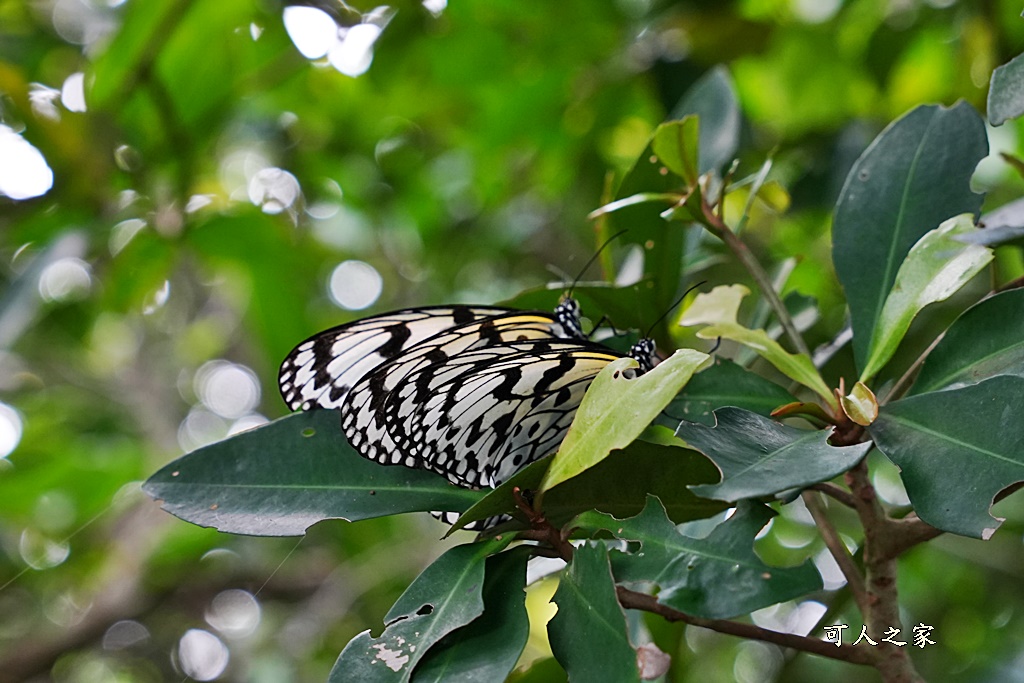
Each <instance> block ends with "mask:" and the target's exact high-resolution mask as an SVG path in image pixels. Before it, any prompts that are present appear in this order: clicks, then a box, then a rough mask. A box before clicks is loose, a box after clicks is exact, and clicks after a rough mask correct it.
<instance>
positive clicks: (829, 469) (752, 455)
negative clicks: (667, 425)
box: [677, 408, 871, 501]
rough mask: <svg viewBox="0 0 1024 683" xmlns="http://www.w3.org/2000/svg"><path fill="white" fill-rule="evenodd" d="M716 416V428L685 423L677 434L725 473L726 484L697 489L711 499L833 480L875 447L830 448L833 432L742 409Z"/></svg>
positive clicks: (764, 493)
mask: <svg viewBox="0 0 1024 683" xmlns="http://www.w3.org/2000/svg"><path fill="white" fill-rule="evenodd" d="M715 417H716V418H717V420H718V424H717V426H716V427H708V426H707V425H702V424H698V423H696V422H683V423H682V424H680V425H679V429H678V430H677V433H678V434H679V436H681V437H682V438H684V439H686V442H687V443H688V444H690V446H692V447H693V448H696V449H697V450H699V451H700V452H701V453H703V454H704V455H706V456H708V457H709V458H711V460H713V461H714V463H715V464H716V465H717V466H718V469H720V470H721V471H722V482H721V483H719V484H711V485H705V486H693V487H691V488H692V489H693V492H694V493H696V494H697V495H699V496H704V497H708V498H717V499H719V500H728V501H736V500H741V499H743V498H758V497H761V496H770V495H773V494H776V493H779V492H780V491H787V490H789V489H794V488H804V487H806V486H808V485H810V484H814V483H817V482H819V481H827V480H829V479H831V478H832V477H835V476H837V475H839V474H842V473H843V472H845V471H846V470H848V469H850V468H851V467H853V466H854V465H856V464H857V463H858V462H860V460H861V458H863V457H864V456H865V455H866V454H867V452H868V449H869V448H871V444H869V443H863V444H857V445H855V446H844V447H842V448H836V447H834V446H830V445H829V444H828V437H829V436H830V435H831V433H832V430H831V429H827V430H825V429H822V430H814V431H810V430H806V429H797V428H795V427H789V426H787V425H782V424H779V423H778V422H775V421H773V420H770V419H768V418H766V417H762V416H760V415H758V414H756V413H751V412H749V411H746V410H741V409H739V408H721V409H719V410H716V411H715Z"/></svg>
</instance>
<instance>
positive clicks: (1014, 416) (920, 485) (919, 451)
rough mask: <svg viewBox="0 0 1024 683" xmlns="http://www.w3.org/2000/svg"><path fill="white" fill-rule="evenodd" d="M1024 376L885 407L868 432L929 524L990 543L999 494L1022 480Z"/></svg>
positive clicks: (921, 515)
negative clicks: (891, 464) (994, 500)
mask: <svg viewBox="0 0 1024 683" xmlns="http://www.w3.org/2000/svg"><path fill="white" fill-rule="evenodd" d="M1021 415H1024V379H1022V378H1020V377H1013V376H1003V377H993V378H991V379H987V380H985V381H984V382H981V383H979V384H974V385H971V386H966V387H962V388H960V389H950V390H948V391H937V392H933V393H929V394H921V395H920V396H912V397H910V398H905V399H902V400H900V401H895V402H893V403H890V404H888V405H886V406H882V408H881V411H880V412H879V415H878V419H877V420H876V421H875V423H874V424H873V425H871V427H869V431H870V432H871V436H872V438H873V439H874V440H875V444H877V446H878V448H879V449H880V450H881V451H882V452H883V453H885V454H886V455H887V456H888V457H889V459H890V460H892V461H893V462H894V463H896V465H897V466H898V467H899V468H900V470H902V474H901V476H902V478H903V483H904V485H905V486H906V488H907V495H908V496H909V497H910V502H911V503H912V504H913V506H914V509H915V510H916V511H917V514H918V515H919V516H920V517H921V519H923V520H924V521H926V522H928V523H929V524H931V525H932V526H934V527H937V528H939V529H942V530H943V531H951V532H953V533H957V534H962V535H964V536H976V537H979V538H984V539H988V538H989V537H991V536H992V534H993V533H995V530H996V529H997V528H998V527H999V525H1000V523H1002V520H1001V519H996V518H994V517H992V515H991V514H989V508H990V507H991V506H992V500H993V498H994V497H995V495H996V494H997V493H999V492H1000V491H1001V490H1002V489H1004V488H1006V487H1007V486H1009V485H1011V484H1014V483H1016V482H1018V481H1024V420H1022V419H1021Z"/></svg>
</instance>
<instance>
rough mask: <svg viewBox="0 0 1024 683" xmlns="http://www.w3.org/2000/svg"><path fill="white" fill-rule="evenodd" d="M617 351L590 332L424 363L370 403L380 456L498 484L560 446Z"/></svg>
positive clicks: (457, 479)
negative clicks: (381, 433) (382, 434)
mask: <svg viewBox="0 0 1024 683" xmlns="http://www.w3.org/2000/svg"><path fill="white" fill-rule="evenodd" d="M619 357H621V356H620V354H618V353H617V352H615V351H612V350H610V349H607V348H605V347H602V346H600V345H597V344H591V343H588V342H583V341H570V340H561V339H546V340H545V339H533V340H527V341H518V342H510V343H507V344H503V345H499V346H493V347H484V348H478V349H474V350H471V351H467V352H464V353H461V354H459V355H457V356H454V357H452V358H451V359H450V360H449V361H447V362H445V363H439V364H434V365H427V366H424V367H421V368H420V369H419V370H417V371H416V372H414V373H411V374H409V375H407V376H405V377H404V378H403V379H402V380H401V381H400V382H399V383H398V385H397V386H396V387H395V388H394V389H393V390H391V391H390V392H388V393H387V395H386V398H385V399H384V400H383V402H382V403H381V404H380V405H379V406H378V407H377V409H376V411H375V413H376V420H377V423H378V424H382V425H383V426H384V429H385V431H386V432H387V433H388V435H389V438H388V439H387V441H386V444H387V446H386V449H384V450H382V449H381V444H378V446H377V447H378V452H377V459H381V461H383V459H384V458H386V459H388V460H390V461H392V462H399V463H402V464H406V465H410V466H416V467H422V468H424V469H428V470H431V471H434V472H437V473H439V474H442V475H444V476H445V477H447V478H448V479H449V480H450V481H452V482H453V483H455V484H458V485H461V486H496V485H498V484H500V483H501V482H502V481H504V480H505V479H507V478H508V477H509V476H511V474H513V473H514V472H515V471H517V470H518V469H520V468H521V467H523V466H525V465H527V464H529V463H530V462H533V461H534V460H536V459H538V458H540V457H542V456H544V455H546V454H547V453H550V452H552V451H553V450H555V449H556V448H557V447H558V445H559V444H560V443H561V441H562V438H563V437H564V436H565V432H566V431H567V430H568V428H569V425H570V424H571V422H572V418H573V416H574V414H575V412H576V408H577V407H578V406H579V403H580V401H581V400H582V398H583V394H584V393H585V392H586V389H587V387H589V385H590V382H591V381H593V378H594V377H595V376H596V375H597V373H598V372H600V371H601V369H602V368H604V367H605V366H606V365H607V364H608V363H610V362H611V361H612V360H615V359H616V358H619ZM386 371H387V368H386V367H384V368H381V370H380V371H379V372H381V373H386ZM387 449H390V450H387Z"/></svg>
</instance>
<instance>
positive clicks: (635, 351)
mask: <svg viewBox="0 0 1024 683" xmlns="http://www.w3.org/2000/svg"><path fill="white" fill-rule="evenodd" d="M654 351H655V346H654V340H653V339H651V338H650V337H644V338H643V339H641V340H640V341H638V342H637V343H636V344H633V346H632V347H631V348H630V349H629V357H630V358H632V359H633V360H635V361H636V362H637V363H639V364H640V372H641V374H642V373H645V372H647V371H649V370H651V369H652V368H653V367H654Z"/></svg>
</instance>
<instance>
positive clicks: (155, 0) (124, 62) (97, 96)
mask: <svg viewBox="0 0 1024 683" xmlns="http://www.w3.org/2000/svg"><path fill="white" fill-rule="evenodd" d="M190 4H191V3H189V2H182V1H181V0H151V1H150V2H145V3H137V4H130V5H128V7H127V8H126V10H125V14H124V19H123V21H122V23H121V28H120V30H119V31H118V32H117V34H116V35H115V36H114V38H113V40H111V41H110V44H109V45H107V48H106V49H105V50H104V51H103V53H102V54H101V55H100V56H99V57H98V58H97V59H96V60H95V61H94V62H93V66H92V74H91V76H92V78H89V79H86V82H87V83H88V82H91V83H92V87H91V88H90V91H89V106H90V108H96V109H106V108H108V107H110V106H112V105H116V104H118V101H119V100H120V99H121V98H123V97H125V96H126V95H128V94H129V93H130V92H131V91H132V90H133V88H134V86H135V85H136V81H137V79H138V78H139V75H140V74H143V73H145V72H146V71H148V69H150V68H152V63H153V61H154V60H155V59H156V57H157V55H159V54H160V50H161V48H162V47H163V44H164V42H165V41H166V40H167V38H168V37H169V36H170V35H171V34H173V33H174V31H175V30H176V28H177V26H178V24H179V23H180V22H181V20H182V18H183V17H184V16H185V15H186V14H187V13H188V10H189V5H190Z"/></svg>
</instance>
